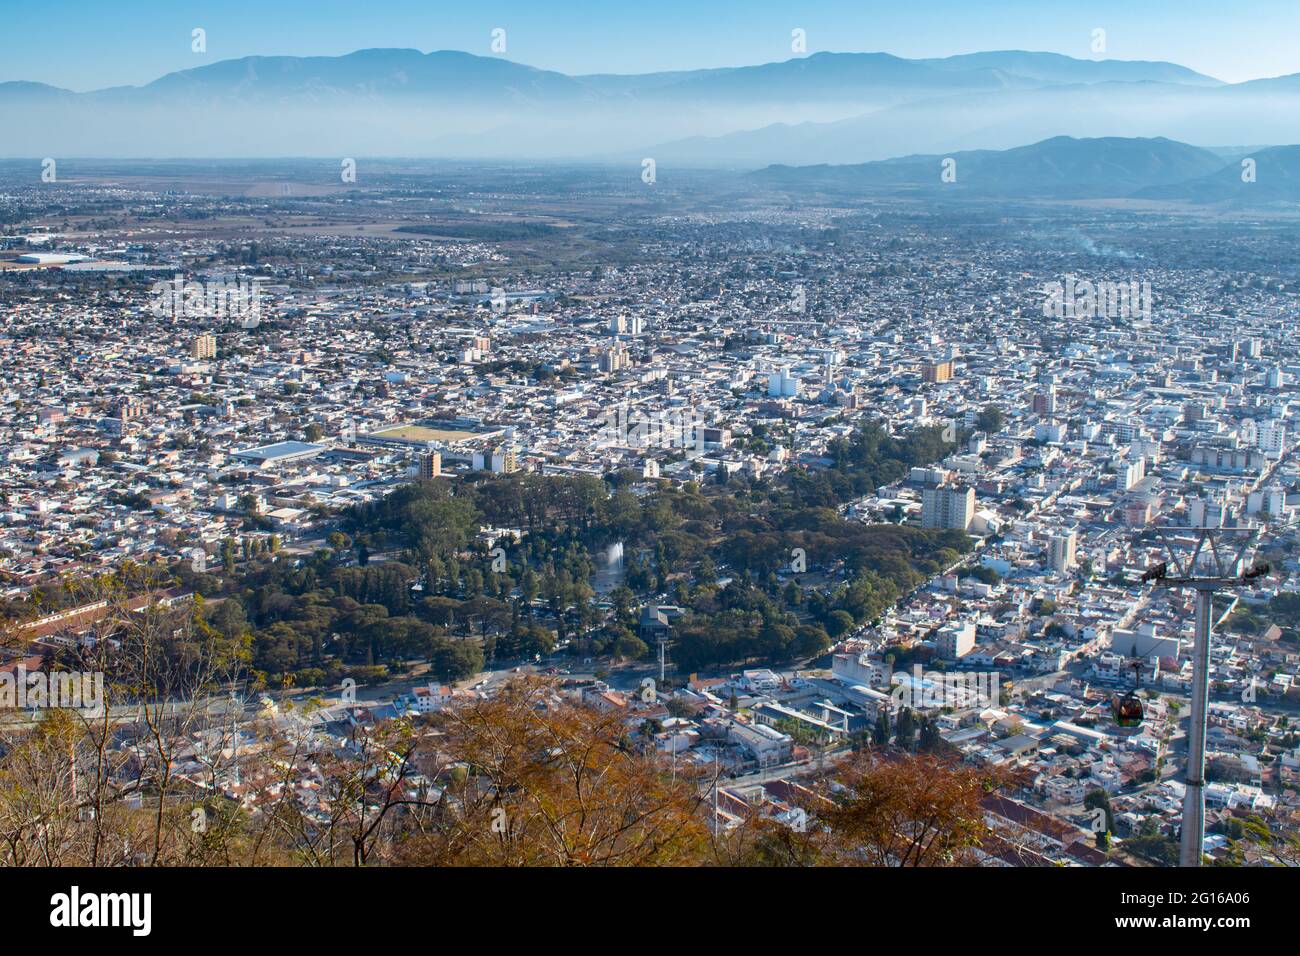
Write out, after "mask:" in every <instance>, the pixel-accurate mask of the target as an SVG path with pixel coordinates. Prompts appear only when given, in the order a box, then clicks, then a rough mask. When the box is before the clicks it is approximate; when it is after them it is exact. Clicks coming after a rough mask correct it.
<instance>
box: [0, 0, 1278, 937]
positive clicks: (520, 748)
mask: <svg viewBox="0 0 1300 956" xmlns="http://www.w3.org/2000/svg"><path fill="white" fill-rule="evenodd" d="M54 6H61V5H60V4H54ZM64 6H66V5H64ZM146 6H153V5H152V4H148V5H146ZM179 6H180V7H182V8H183V9H181V10H180V11H178V12H175V13H174V18H175V22H176V23H177V24H181V23H183V24H184V28H183V29H182V28H180V27H178V28H177V29H176V30H173V31H172V32H174V33H176V35H175V36H174V37H173V38H172V40H173V41H174V43H175V44H176V45H177V49H176V51H168V52H166V53H165V54H155V53H154V52H152V51H149V52H147V53H146V52H145V51H143V46H144V45H145V44H146V42H148V43H152V42H153V41H152V40H148V41H146V40H143V39H142V40H140V41H139V42H140V44H141V46H142V52H141V53H140V56H142V57H147V59H146V60H144V61H142V62H143V63H146V64H148V65H149V68H150V69H152V68H153V64H155V62H156V63H157V65H158V75H153V76H147V77H146V76H140V77H138V78H135V77H134V75H133V74H126V73H123V72H121V69H120V66H121V65H122V60H123V58H127V59H129V58H130V57H131V55H132V54H131V52H130V49H129V48H123V49H119V50H118V51H117V52H116V53H113V54H111V55H110V54H102V55H101V59H102V64H101V65H102V77H103V81H102V85H96V84H95V82H94V80H93V76H92V72H87V71H90V70H91V67H90V66H88V65H86V64H79V65H78V66H77V69H78V70H79V71H83V72H80V73H78V74H77V75H78V76H79V77H82V76H84V77H85V78H84V80H79V81H78V83H77V84H75V85H78V87H79V89H78V91H73V90H72V89H62V88H58V87H57V85H56V84H54V83H52V82H46V81H47V80H48V79H49V77H48V76H45V75H43V74H38V73H32V74H31V75H17V74H15V73H14V70H17V69H19V68H20V67H21V68H23V69H26V68H28V67H30V68H31V69H32V70H39V69H42V68H43V67H41V66H40V64H39V62H38V60H37V59H35V58H31V57H30V56H29V55H28V54H23V55H22V58H21V59H17V60H15V61H14V63H15V64H16V65H13V66H5V67H4V69H5V70H6V71H7V74H6V75H4V76H0V128H3V129H4V132H5V135H4V138H3V139H0V316H2V317H3V327H2V328H0V864H3V865H4V867H14V868H17V867H29V868H30V867H118V868H121V867H132V868H140V867H175V866H184V867H218V868H219V867H286V866H292V867H308V868H311V867H335V868H358V867H403V866H424V867H484V866H486V867H540V866H611V865H619V866H632V867H730V868H742V867H760V866H761V867H784V868H794V867H847V866H853V867H894V868H897V867H923V868H954V867H955V868H974V867H978V868H983V869H989V870H1003V869H1009V868H1036V867H1058V868H1063V869H1097V868H1106V869H1111V870H1116V871H1132V872H1135V873H1136V872H1138V871H1150V870H1154V869H1162V868H1171V867H1184V868H1189V867H1202V868H1206V869H1208V868H1232V869H1243V868H1257V869H1270V870H1276V869H1281V868H1286V867H1294V866H1300V460H1298V459H1297V456H1296V450H1297V433H1298V432H1300V340H1298V339H1297V336H1296V327H1297V314H1298V313H1300V255H1298V254H1297V251H1296V250H1297V249H1300V145H1293V144H1292V140H1294V139H1295V133H1294V130H1295V129H1296V128H1297V126H1296V124H1295V122H1294V121H1295V120H1296V119H1297V118H1300V99H1297V98H1300V57H1297V58H1296V59H1297V62H1294V63H1293V64H1292V67H1293V68H1292V69H1291V70H1290V74H1289V75H1283V76H1255V75H1249V74H1248V73H1237V72H1234V69H1235V68H1234V67H1232V66H1231V65H1229V63H1228V61H1227V60H1216V61H1210V60H1205V61H1199V60H1195V59H1189V62H1188V63H1186V64H1182V63H1174V62H1168V61H1164V60H1160V59H1157V58H1154V57H1145V56H1144V50H1145V49H1147V48H1146V47H1144V46H1143V42H1142V38H1141V37H1135V36H1132V35H1131V31H1129V33H1126V32H1125V31H1124V30H1123V29H1120V28H1119V27H1118V26H1117V27H1110V28H1104V27H1098V28H1096V29H1094V28H1093V27H1092V26H1091V24H1089V26H1088V28H1086V29H1078V30H1076V29H1075V28H1074V27H1069V29H1071V30H1074V31H1075V34H1077V35H1074V34H1072V35H1069V36H1063V37H1062V38H1061V40H1060V41H1059V42H1058V43H1057V44H1056V45H1055V46H1053V48H1052V49H1053V51H1054V52H1043V53H1026V52H1019V51H1011V52H1001V53H999V52H975V51H973V50H971V49H969V48H962V47H961V45H960V44H961V41H960V40H959V39H948V38H947V34H946V33H945V34H938V33H936V34H935V38H934V49H933V51H932V55H930V56H922V55H912V48H911V47H902V46H900V48H905V49H908V51H909V55H908V56H905V57H904V56H894V55H891V54H887V53H872V52H843V51H842V50H831V49H830V48H829V47H830V44H832V43H835V44H837V45H839V44H840V41H839V40H838V39H837V38H835V37H834V36H830V35H827V33H826V32H825V31H823V32H822V34H821V35H820V36H819V35H818V33H817V32H816V30H814V29H812V28H805V27H803V26H801V25H800V20H799V16H797V15H796V12H795V11H777V12H775V13H774V12H773V5H771V4H767V3H763V4H760V8H761V14H760V19H761V20H762V22H767V19H769V18H774V19H773V22H778V23H781V24H787V25H786V26H785V27H783V28H782V30H781V31H780V32H779V33H778V35H777V36H776V37H775V39H774V41H773V44H774V46H773V49H772V50H771V51H768V50H765V49H764V50H755V51H753V52H752V53H751V54H750V55H749V56H748V57H744V56H743V55H742V53H741V52H740V51H739V50H738V51H737V52H736V53H735V54H734V56H733V55H731V54H730V53H723V54H720V56H723V58H724V59H729V60H735V61H737V62H739V61H741V60H743V61H744V63H745V64H746V65H739V66H738V65H735V64H734V63H733V64H732V65H731V66H725V67H724V66H714V64H713V63H712V62H711V61H708V60H707V59H702V60H701V63H702V64H703V66H701V67H700V68H699V69H686V68H684V67H682V66H681V65H680V64H678V63H677V62H676V61H675V60H670V59H665V60H664V61H663V62H664V63H665V65H666V69H663V70H658V71H656V70H654V69H649V68H647V69H645V70H643V71H641V72H636V73H633V72H626V71H619V70H616V69H613V68H612V67H607V66H604V65H602V64H604V61H601V60H593V59H590V55H589V54H584V56H587V57H588V58H587V59H582V58H576V59H574V60H573V61H572V66H571V67H570V68H569V69H561V67H563V66H564V65H565V61H563V59H562V58H559V55H558V54H557V55H556V58H553V59H551V60H546V59H545V58H544V57H543V56H542V55H541V54H538V62H544V63H546V64H547V68H546V69H537V68H534V67H532V66H529V65H525V64H524V63H522V62H519V61H517V60H516V59H515V53H514V50H515V48H516V47H515V38H516V36H518V38H519V46H518V48H519V49H520V50H524V49H535V48H536V47H533V48H529V47H526V46H525V45H524V44H525V43H527V42H530V41H528V40H527V39H526V37H527V29H526V26H520V27H518V28H514V27H512V26H511V23H510V18H509V17H508V16H506V15H505V14H504V13H503V14H502V20H501V22H502V24H503V26H497V25H496V21H495V20H493V22H492V23H491V24H487V25H486V26H484V27H483V28H482V29H481V30H478V31H477V34H481V36H480V40H481V42H477V45H475V46H473V47H472V48H471V47H470V46H469V44H468V41H467V42H466V48H465V49H463V50H454V51H449V50H439V49H438V48H437V47H434V48H433V50H432V52H427V53H422V52H420V51H419V50H413V49H409V48H402V49H397V48H396V47H395V46H393V47H389V48H379V47H376V48H370V49H356V48H352V49H346V50H343V51H342V52H337V51H336V50H335V46H337V44H339V43H342V44H344V46H345V47H346V45H347V42H348V40H349V34H348V32H347V30H346V28H344V29H342V30H341V31H340V32H339V33H338V35H337V39H335V40H331V41H330V42H329V43H325V42H323V41H322V44H321V46H320V48H319V50H318V51H317V52H316V53H311V54H303V55H298V53H296V52H295V53H294V54H293V55H287V54H277V53H276V52H275V51H274V50H272V49H269V48H268V49H260V51H259V52H250V53H247V55H246V54H245V52H244V48H243V47H240V46H238V45H237V44H235V43H234V42H233V41H230V40H228V39H226V38H224V37H223V34H222V32H221V31H220V30H219V29H217V28H216V27H215V24H216V23H217V19H216V15H215V14H213V17H212V19H211V20H210V21H208V22H211V23H213V24H214V26H202V24H203V23H204V22H205V21H204V18H203V14H204V10H203V5H202V4H192V5H191V4H182V5H179ZM285 6H286V7H290V6H298V4H296V3H292V4H286V5H285ZM398 6H399V7H401V6H404V5H401V4H399V5H398ZM508 6H509V5H508ZM674 6H675V5H674ZM828 6H835V5H833V4H831V5H828ZM942 6H945V7H946V6H948V5H947V4H942ZM1101 6H1102V7H1105V8H1106V10H1107V11H1108V13H1110V12H1113V13H1114V16H1115V17H1120V16H1121V14H1120V13H1118V12H1114V11H1111V10H1110V6H1109V5H1108V4H1102V5H1101ZM191 7H192V8H193V9H190V8H191ZM1007 7H1008V8H1018V7H1019V5H1018V4H1007ZM1195 7H1196V8H1197V10H1198V11H1200V12H1203V11H1202V8H1201V5H1200V4H1195ZM511 9H512V11H515V10H516V8H513V7H512V8H511ZM516 12H517V11H516ZM145 15H146V14H145V13H144V12H142V11H137V12H133V13H131V14H129V15H128V14H122V16H124V17H126V18H127V19H128V20H129V19H132V18H135V17H144V16H145ZM148 15H149V16H155V17H163V16H164V15H165V14H164V13H163V12H161V11H159V10H153V11H151V12H150V13H149V14H148ZM166 15H167V16H173V14H166ZM682 15H683V16H686V15H687V14H685V13H683V14H682ZM1197 15H1198V16H1199V15H1200V13H1198V14H1197ZM1207 15H1208V14H1207ZM485 16H488V18H489V19H492V17H493V16H495V14H492V15H488V14H485ZM521 16H522V14H521ZM592 16H593V17H598V15H596V14H592ZM613 16H615V15H613V14H611V17H613ZM700 16H704V14H700ZM391 17H392V19H394V21H395V22H398V23H400V21H401V14H400V11H394V12H393V13H392V14H391ZM810 17H811V15H810ZM791 18H793V19H791ZM191 20H192V21H193V24H191V23H190V21H191ZM1104 20H1105V18H1104V17H1100V16H1099V18H1098V22H1099V23H1100V22H1103V21H1104ZM484 22H485V23H486V21H484ZM1117 23H1122V21H1117ZM24 26H25V27H31V28H32V30H33V31H34V32H33V33H32V34H31V35H32V36H33V37H34V38H35V39H33V42H39V43H45V44H48V45H47V46H46V47H45V49H46V51H47V53H48V56H49V57H53V56H55V55H56V54H57V53H58V50H59V47H58V42H59V41H58V39H57V37H54V36H53V35H50V36H49V37H44V36H43V35H42V34H41V33H40V31H39V30H37V29H36V28H35V27H33V26H31V24H25V25H24ZM272 26H274V25H272ZM191 27H192V28H191ZM268 29H270V28H268ZM466 29H468V27H467V28H466ZM622 29H631V28H630V27H628V26H627V25H626V24H623V25H622ZM1036 29H1037V28H1036ZM1061 29H1063V30H1064V29H1066V28H1065V27H1062V28H1061ZM1261 30H1262V35H1267V34H1268V33H1269V30H1268V29H1266V28H1264V27H1262V26H1261ZM275 35H276V34H275V32H274V29H271V31H270V34H269V36H267V37H264V38H263V43H264V44H269V43H272V42H273V41H274V39H275ZM78 36H80V34H79V33H77V34H74V35H73V36H71V37H70V38H69V39H68V40H67V42H68V43H69V44H70V45H71V46H70V48H73V47H75V44H76V43H77V42H79V41H78V39H77V37H78ZM331 36H333V34H331ZM367 36H369V34H367ZM1120 37H1123V42H1124V46H1123V50H1124V54H1123V55H1122V56H1119V55H1115V56H1112V55H1111V53H1110V47H1108V46H1107V43H1108V42H1110V43H1118V42H1119V38H1120ZM14 38H15V35H14V34H13V33H11V34H10V41H12V40H13V39H14ZM1013 39H1015V38H1014V37H1013ZM5 42H9V41H5ZM87 42H88V41H87ZM241 42H243V41H241ZM286 42H287V41H286ZM304 42H305V41H304ZM412 42H413V41H412ZM533 42H535V41H533ZM648 42H651V43H657V42H661V41H660V39H659V35H658V34H654V35H652V36H651V37H650V40H649V41H648ZM662 42H665V43H666V42H667V41H666V40H664V41H662ZM737 42H739V41H737ZM879 42H883V40H882V41H879ZM1026 42H1028V38H1027V40H1026ZM1171 42H1172V41H1171ZM1260 42H1261V43H1262V42H1263V41H1262V40H1261V41H1260ZM294 43H295V44H296V45H292V46H288V47H286V49H291V50H295V51H296V50H298V48H299V47H300V46H301V43H299V42H298V41H294ZM954 43H955V44H957V46H956V47H955V48H953V49H949V47H950V46H951V45H952V44H954ZM900 44H901V41H900ZM417 45H419V46H421V48H422V49H429V47H430V44H429V43H426V42H423V41H422V42H420V43H419V44H417ZM843 46H846V47H850V48H852V49H855V50H856V49H864V50H871V49H874V47H873V46H871V45H867V46H862V44H860V43H858V41H857V40H854V39H852V38H848V37H846V38H845V39H844V41H843ZM912 46H915V44H912ZM782 47H784V53H782ZM1150 49H1151V50H1152V51H1155V52H1159V50H1160V49H1162V48H1160V47H1158V46H1156V45H1154V41H1153V45H1152V46H1151V47H1150ZM1270 50H1271V48H1270ZM223 51H229V55H227V53H226V52H223ZM958 51H960V52H958ZM1058 51H1059V52H1058ZM1178 52H1180V53H1184V54H1185V55H1187V56H1188V57H1189V58H1194V57H1195V56H1196V53H1195V48H1194V47H1191V46H1188V47H1187V48H1186V49H1185V50H1184V49H1183V48H1179V50H1178ZM1272 55H1273V54H1272V53H1271V52H1268V53H1267V56H1270V57H1271V56H1272ZM1279 55H1280V54H1279ZM519 56H520V57H522V56H523V54H522V53H520V54H519ZM665 56H667V54H665ZM1260 56H1261V57H1264V56H1265V53H1260ZM575 57H577V54H575ZM629 62H631V61H629ZM636 62H637V63H638V64H639V63H640V62H641V61H640V60H637V61H636ZM645 62H646V63H650V62H652V61H650V60H646V61H645ZM1202 62H1204V63H1205V64H1207V66H1206V69H1207V70H1209V69H1210V67H1213V68H1214V69H1215V70H1220V71H1222V72H1223V73H1224V75H1225V76H1228V77H1231V78H1230V79H1219V78H1216V77H1215V76H1211V75H1210V73H1209V72H1201V69H1200V66H1199V64H1200V63H1202ZM1241 62H1242V66H1241V67H1240V69H1241V70H1246V71H1248V70H1249V69H1250V62H1251V49H1250V47H1249V46H1247V47H1246V48H1245V49H1243V50H1242V51H1241ZM1269 62H1272V60H1269ZM172 63H174V64H176V66H175V67H174V68H173V67H170V66H168V64H172ZM552 67H554V68H552ZM69 68H71V67H69ZM1280 69H1281V67H1279V70H1280ZM8 74H13V75H8ZM183 116H188V117H189V120H188V122H183V121H182V123H181V125H180V126H178V125H176V123H175V122H174V121H176V120H177V119H178V118H179V117H183ZM1287 130H1290V131H1291V132H1290V133H1288V132H1287ZM97 144H101V145H100V146H99V147H98V148H97ZM1134 878H1136V877H1134ZM1050 879H1051V880H1053V881H1055V880H1057V879H1059V880H1060V882H1061V885H1062V888H1063V889H1065V890H1066V891H1067V892H1068V891H1069V890H1068V888H1069V886H1070V882H1071V877H1070V875H1069V874H1062V875H1061V876H1059V877H1055V876H1054V877H1051V878H1050ZM66 883H67V881H66V880H65V881H64V883H63V884H58V885H62V886H63V887H64V890H65V892H66V890H67V885H66ZM363 885H364V884H363ZM1126 885H1131V886H1159V884H1158V883H1156V884H1153V883H1150V882H1149V881H1148V883H1131V884H1126ZM1208 885H1209V884H1206V886H1208ZM1214 885H1216V886H1217V885H1219V884H1214ZM1231 885H1236V884H1231ZM76 889H77V888H76V887H75V886H74V887H73V888H72V890H73V892H72V896H71V898H70V899H71V902H69V900H68V899H64V900H63V901H62V902H55V903H54V904H53V905H54V906H55V911H54V915H52V916H51V924H52V925H54V926H60V925H72V926H77V925H82V926H85V925H107V924H106V923H104V922H102V921H101V922H99V923H94V922H90V923H87V922H85V921H84V914H85V913H86V912H87V910H86V909H85V908H84V907H82V906H81V903H80V902H79V901H78V897H77V893H76ZM52 902H53V901H52ZM91 902H92V903H93V901H91ZM101 902H102V901H101ZM1215 902H1216V903H1217V904H1219V907H1218V908H1214V909H1204V910H1203V911H1201V910H1197V911H1196V912H1197V913H1198V914H1202V915H1206V916H1207V917H1208V916H1209V915H1211V914H1212V915H1214V916H1216V917H1223V916H1225V914H1226V919H1227V922H1224V921H1223V920H1222V919H1220V920H1219V921H1218V922H1216V923H1215V925H1216V926H1249V925H1251V924H1250V920H1249V918H1248V917H1234V916H1232V913H1233V912H1235V911H1233V910H1231V909H1230V908H1229V909H1224V908H1223V905H1222V904H1224V903H1225V902H1226V903H1229V904H1231V903H1234V902H1237V901H1236V900H1234V899H1231V898H1229V899H1227V900H1224V899H1219V900H1216V901H1215ZM60 907H63V908H64V910H66V911H67V912H65V913H64V916H63V917H60V916H59V913H60ZM155 909H156V907H155ZM90 910H91V911H92V912H93V910H94V906H93V905H91V907H90ZM1112 910H1113V911H1114V913H1113V914H1111V915H1115V916H1117V917H1118V916H1120V915H1123V914H1125V913H1127V912H1128V911H1127V910H1124V909H1121V908H1119V907H1117V906H1112ZM68 912H70V913H72V914H73V915H71V916H68V915H67V914H68ZM78 912H80V913H81V914H82V919H83V922H81V923H80V924H79V923H78V922H77V919H78V917H77V915H76V914H77V913H78ZM1143 912H1146V911H1145V910H1143ZM1242 912H1245V911H1244V910H1243V911H1242ZM60 918H65V919H71V922H70V923H69V922H64V923H60V922H58V920H59V919H60ZM1196 918H1199V916H1198V917H1196ZM1233 919H1241V920H1244V922H1239V923H1234V922H1232V920H1233ZM112 925H118V924H116V923H114V924H112ZM123 925H125V924H123ZM135 925H137V926H138V925H141V924H135ZM1116 925H1119V924H1116ZM1134 925H1138V924H1134ZM1152 925H1154V924H1152ZM1175 925H1179V926H1182V925H1184V924H1175ZM1189 925H1191V926H1193V927H1195V926H1197V925H1199V924H1197V923H1194V922H1193V923H1191V924H1189ZM1209 925H1210V924H1209V922H1208V920H1207V923H1206V928H1207V929H1208V928H1209ZM143 933H145V934H147V933H148V928H147V927H146V928H145V929H144V930H143ZM137 935H142V933H141V932H137Z"/></svg>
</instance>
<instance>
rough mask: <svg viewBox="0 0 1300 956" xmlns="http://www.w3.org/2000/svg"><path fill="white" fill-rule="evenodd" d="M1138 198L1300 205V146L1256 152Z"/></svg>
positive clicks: (1142, 192)
mask: <svg viewBox="0 0 1300 956" xmlns="http://www.w3.org/2000/svg"><path fill="white" fill-rule="evenodd" d="M1246 159H1252V160H1254V181H1253V182H1248V181H1247V180H1245V179H1243V178H1242V176H1243V174H1244V172H1245V169H1244V167H1243V165H1242V164H1243V162H1244V160H1246ZM1136 195H1137V196H1138V197H1139V198H1143V199H1178V200H1183V201H1186V202H1194V203H1231V204H1234V205H1250V206H1257V205H1270V204H1275V203H1300V146H1273V147H1270V148H1268V149H1261V150H1256V151H1253V152H1250V153H1248V154H1247V155H1246V156H1244V157H1240V158H1237V159H1235V160H1234V161H1232V162H1230V163H1229V164H1228V165H1227V166H1224V167H1222V168H1220V169H1218V170H1216V171H1214V172H1212V173H1209V174H1207V175H1205V176H1200V177H1196V178H1193V179H1189V180H1187V181H1186V182H1181V183H1174V184H1164V185H1152V186H1148V187H1146V188H1144V189H1142V190H1140V191H1139V192H1138V193H1137V194H1136Z"/></svg>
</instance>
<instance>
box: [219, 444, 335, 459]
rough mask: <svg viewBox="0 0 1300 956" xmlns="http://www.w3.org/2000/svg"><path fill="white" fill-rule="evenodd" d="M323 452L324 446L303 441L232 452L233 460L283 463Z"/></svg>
mask: <svg viewBox="0 0 1300 956" xmlns="http://www.w3.org/2000/svg"><path fill="white" fill-rule="evenodd" d="M324 450H325V446H324V445H313V444H310V443H309V442H305V441H281V442H276V443H275V444H273V445H260V446H258V447H257V448H245V449H243V450H242V451H237V452H233V453H232V455H233V457H235V458H244V459H247V460H249V461H261V462H267V461H283V460H285V459H287V458H310V457H313V456H315V455H319V454H320V453H321V452H323V451H324Z"/></svg>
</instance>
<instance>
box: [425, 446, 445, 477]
mask: <svg viewBox="0 0 1300 956" xmlns="http://www.w3.org/2000/svg"><path fill="white" fill-rule="evenodd" d="M441 474H442V453H441V452H436V451H431V452H428V453H427V454H424V455H421V456H420V480H421V481H428V480H429V479H430V478H437V477H438V476H439V475H441Z"/></svg>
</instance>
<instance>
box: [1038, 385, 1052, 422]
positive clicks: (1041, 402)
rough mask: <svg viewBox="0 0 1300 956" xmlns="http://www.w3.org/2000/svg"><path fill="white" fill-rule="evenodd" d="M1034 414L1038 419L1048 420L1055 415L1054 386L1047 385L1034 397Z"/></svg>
mask: <svg viewBox="0 0 1300 956" xmlns="http://www.w3.org/2000/svg"><path fill="white" fill-rule="evenodd" d="M1034 414H1035V415H1037V416H1038V417H1039V418H1050V417H1052V416H1053V415H1055V414H1056V386H1055V385H1048V386H1047V387H1046V388H1044V389H1043V390H1042V391H1041V392H1037V393H1035V395H1034Z"/></svg>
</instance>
